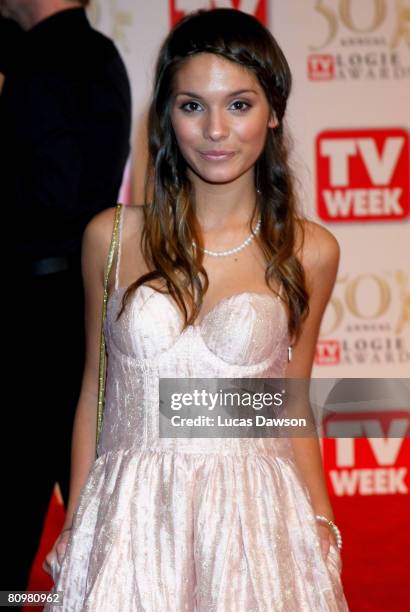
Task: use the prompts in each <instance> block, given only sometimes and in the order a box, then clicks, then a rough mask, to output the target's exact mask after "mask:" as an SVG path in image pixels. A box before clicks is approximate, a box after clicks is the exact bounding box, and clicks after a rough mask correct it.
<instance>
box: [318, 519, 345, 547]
mask: <svg viewBox="0 0 410 612" xmlns="http://www.w3.org/2000/svg"><path fill="white" fill-rule="evenodd" d="M315 518H316V520H317V521H319V522H320V523H324V524H325V525H327V526H328V527H330V529H331V530H332V531H333V534H334V536H335V538H336V546H337V547H338V549H339V550H341V549H342V534H341V533H340V529H339V527H338V526H337V525H335V524H334V522H333V521H331V520H330V519H328V518H326V516H323V515H322V514H316V516H315Z"/></svg>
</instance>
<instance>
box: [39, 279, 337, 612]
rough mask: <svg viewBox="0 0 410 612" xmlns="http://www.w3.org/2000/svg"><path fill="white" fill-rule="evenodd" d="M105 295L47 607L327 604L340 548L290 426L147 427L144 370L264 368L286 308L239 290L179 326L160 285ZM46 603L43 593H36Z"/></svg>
mask: <svg viewBox="0 0 410 612" xmlns="http://www.w3.org/2000/svg"><path fill="white" fill-rule="evenodd" d="M123 291H124V289H123V288H118V287H117V286H116V289H115V291H114V292H113V294H112V296H111V298H110V301H109V303H108V309H107V319H106V322H105V333H106V339H107V350H108V369H107V386H106V404H105V415H104V423H103V430H102V435H101V438H100V443H99V448H98V454H99V457H98V459H97V460H96V461H95V463H94V465H93V467H92V469H91V471H90V474H89V477H88V479H87V482H86V484H85V486H84V487H83V490H82V492H81V496H80V500H79V505H78V508H77V511H76V513H75V516H74V521H73V529H72V532H71V536H70V540H69V542H68V545H67V549H66V554H65V557H64V559H63V562H62V565H61V568H59V567H58V566H57V564H55V565H54V567H53V572H54V576H53V577H54V580H55V587H54V589H53V591H54V590H58V591H63V592H64V603H63V606H62V607H61V608H59V609H60V610H62V611H63V612H66V611H67V612H68V611H73V612H74V611H75V612H80V611H93V612H117V611H118V612H134V611H135V612H137V611H138V612H142V611H145V612H154V611H155V612H251V611H252V612H276V611H278V612H279V611H280V612H325V611H326V612H331V611H332V612H341V611H346V610H348V607H347V604H346V600H345V598H344V595H343V590H342V585H341V581H340V570H341V557H340V554H339V552H338V550H337V548H336V547H335V546H334V545H332V546H331V548H330V552H329V555H328V558H327V560H326V561H324V560H323V558H322V553H321V548H320V539H319V534H318V527H317V523H316V520H315V518H314V512H313V508H312V506H311V503H310V497H309V492H308V490H307V487H306V486H305V485H304V483H303V481H302V478H301V475H300V473H299V470H298V467H297V465H296V463H295V460H294V457H293V453H292V446H291V442H290V440H287V439H274V438H240V439H230V438H207V439H206V438H197V439H194V438H191V439H177V438H173V439H166V438H159V436H158V425H159V418H158V377H160V376H163V377H220V378H230V377H264V378H265V377H266V378H269V377H278V376H281V375H282V374H283V372H284V368H285V365H286V360H287V347H288V336H287V327H286V313H285V309H284V307H283V306H282V304H281V302H280V300H279V299H278V298H275V297H274V296H273V295H268V294H259V293H251V292H246V293H239V294H236V295H234V296H231V297H228V298H226V299H224V300H223V301H221V302H220V303H219V304H217V305H216V306H215V307H214V308H213V309H212V310H211V311H210V312H209V313H208V314H207V315H206V316H205V318H204V319H203V320H202V321H201V323H200V324H197V323H195V324H194V325H193V326H191V327H189V328H187V329H186V330H185V331H184V332H183V333H180V326H181V316H180V314H179V311H178V310H177V308H176V306H174V305H173V303H172V302H171V301H170V298H169V297H168V296H165V295H162V294H159V293H157V292H155V290H154V289H151V288H150V287H147V286H142V287H141V288H139V289H138V290H137V292H136V294H135V295H134V296H133V299H132V301H131V303H129V304H128V306H127V309H126V311H125V313H124V315H123V316H122V317H121V318H120V319H119V321H118V322H116V321H115V315H116V312H117V310H118V308H119V306H120V300H121V297H122V294H123ZM45 609H46V610H48V611H49V612H52V610H53V611H54V608H52V607H46V608H45Z"/></svg>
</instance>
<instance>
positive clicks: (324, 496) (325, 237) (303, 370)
mask: <svg viewBox="0 0 410 612" xmlns="http://www.w3.org/2000/svg"><path fill="white" fill-rule="evenodd" d="M305 231H306V233H305V241H304V246H303V248H302V249H301V252H300V255H299V257H300V260H301V262H302V265H303V267H304V270H305V275H306V283H307V288H308V291H309V293H310V300H309V307H310V312H309V315H308V317H307V318H306V320H305V321H304V323H303V327H302V331H301V334H300V336H299V338H298V340H297V342H296V343H295V344H294V346H293V350H292V360H291V362H290V363H289V364H288V366H287V368H286V377H287V378H302V379H309V378H310V376H311V371H312V366H313V359H314V355H315V349H316V342H317V338H318V335H319V330H320V324H321V321H322V317H323V314H324V311H325V308H326V305H327V303H328V301H329V299H330V296H331V294H332V290H333V287H334V284H335V280H336V274H337V270H338V265H339V256H340V250H339V245H338V243H337V241H336V239H335V238H334V236H333V235H332V234H331V233H330V232H329V231H328V230H326V229H325V228H323V227H321V226H320V225H317V224H316V223H311V222H308V223H306V225H305ZM291 441H292V445H293V450H294V454H295V460H296V462H297V465H298V468H299V469H300V472H301V474H302V476H303V478H304V480H305V482H306V484H307V487H308V489H309V493H310V496H311V500H312V504H313V508H314V511H315V514H323V515H325V516H326V517H328V518H329V519H330V520H333V518H334V516H333V510H332V506H331V503H330V499H329V495H328V492H327V487H326V482H325V477H324V472H323V463H322V455H321V450H320V444H319V440H318V438H317V437H316V436H314V435H312V436H311V437H307V438H301V437H300V438H298V437H292V438H291ZM320 531H321V532H322V534H323V535H325V534H326V533H328V531H327V527H325V526H320ZM325 554H327V551H326V553H325Z"/></svg>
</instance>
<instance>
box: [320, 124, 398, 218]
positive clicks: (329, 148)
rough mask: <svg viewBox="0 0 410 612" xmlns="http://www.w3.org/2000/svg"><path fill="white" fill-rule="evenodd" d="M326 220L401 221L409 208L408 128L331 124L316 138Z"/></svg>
mask: <svg viewBox="0 0 410 612" xmlns="http://www.w3.org/2000/svg"><path fill="white" fill-rule="evenodd" d="M316 169H317V172H316V174H317V207H318V214H319V217H320V218H321V219H323V220H324V221H333V222H340V221H361V222H363V221H398V220H400V219H403V218H405V217H407V216H408V214H409V210H410V140H409V135H408V134H407V132H406V131H405V130H403V129H400V128H397V129H393V128H392V129H373V130H372V129H369V130H337V131H336V130H332V131H324V132H321V133H320V134H319V135H318V137H317V139H316Z"/></svg>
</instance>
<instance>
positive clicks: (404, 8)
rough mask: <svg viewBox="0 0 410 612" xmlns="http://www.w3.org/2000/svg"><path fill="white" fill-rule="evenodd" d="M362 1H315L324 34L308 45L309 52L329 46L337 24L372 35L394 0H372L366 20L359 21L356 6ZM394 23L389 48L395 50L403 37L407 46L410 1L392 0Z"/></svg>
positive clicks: (358, 32) (408, 39) (333, 37)
mask: <svg viewBox="0 0 410 612" xmlns="http://www.w3.org/2000/svg"><path fill="white" fill-rule="evenodd" d="M362 2H363V0H339V1H338V2H336V1H335V0H333V2H332V0H317V1H316V3H315V7H314V10H315V11H316V12H317V13H319V15H321V16H322V17H323V19H324V20H325V21H326V26H327V35H326V38H325V40H324V41H323V42H322V43H321V44H318V45H311V46H310V49H311V50H312V51H321V50H322V49H325V48H326V47H327V46H329V45H330V44H331V43H332V42H333V41H334V40H335V38H336V36H337V34H338V31H339V27H340V25H341V24H342V25H344V26H345V27H346V28H347V29H348V30H349V32H351V33H352V34H361V35H363V34H373V33H374V32H377V30H379V28H381V26H382V25H383V24H384V22H385V20H386V17H387V10H388V8H390V7H391V5H392V4H393V0H372V2H370V5H372V6H371V8H370V11H369V16H368V20H367V23H366V24H364V23H358V19H357V16H356V15H355V11H354V9H355V7H357V6H358V5H359V3H360V4H362ZM395 10H396V16H395V26H394V29H393V33H392V35H391V38H390V42H389V44H390V47H391V48H392V49H395V48H396V47H397V46H398V45H399V43H400V42H401V41H402V40H403V41H404V42H405V43H406V44H407V46H408V47H410V2H409V0H396V1H395Z"/></svg>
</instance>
